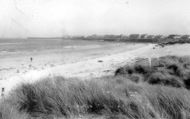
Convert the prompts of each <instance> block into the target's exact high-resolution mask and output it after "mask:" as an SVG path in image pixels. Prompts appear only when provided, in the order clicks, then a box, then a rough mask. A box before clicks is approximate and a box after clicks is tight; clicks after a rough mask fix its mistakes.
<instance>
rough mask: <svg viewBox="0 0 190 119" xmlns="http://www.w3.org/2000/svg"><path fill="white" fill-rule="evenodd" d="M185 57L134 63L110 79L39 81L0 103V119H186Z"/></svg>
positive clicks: (189, 62)
mask: <svg viewBox="0 0 190 119" xmlns="http://www.w3.org/2000/svg"><path fill="white" fill-rule="evenodd" d="M189 66H190V58H189V57H175V56H166V57H161V58H159V59H152V62H151V65H150V64H149V63H148V62H147V61H146V60H139V61H138V62H136V63H134V64H133V65H130V66H124V67H121V68H119V69H118V70H117V71H116V76H110V77H101V78H98V79H93V80H79V79H65V78H63V77H54V78H45V79H42V80H40V81H38V82H35V83H33V84H26V83H25V84H21V85H20V86H19V87H18V88H17V89H15V90H14V91H12V92H11V93H10V95H9V96H7V97H4V98H3V99H2V100H1V102H0V119H189V118H190V92H189V83H188V82H189V79H190V78H189V77H190V73H189V72H190V71H189V69H190V67H189Z"/></svg>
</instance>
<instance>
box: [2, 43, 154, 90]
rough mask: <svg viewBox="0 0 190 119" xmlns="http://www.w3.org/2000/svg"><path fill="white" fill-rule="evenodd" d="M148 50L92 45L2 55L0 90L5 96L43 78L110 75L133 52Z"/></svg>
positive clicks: (130, 45) (119, 44)
mask: <svg viewBox="0 0 190 119" xmlns="http://www.w3.org/2000/svg"><path fill="white" fill-rule="evenodd" d="M145 47H146V48H145ZM151 47H152V45H147V44H133V43H132V44H131V43H130V44H126V43H113V42H105V43H99V42H92V43H88V44H85V46H84V45H80V44H72V45H65V46H63V47H59V48H52V49H44V50H40V51H26V50H24V51H18V52H13V53H10V52H6V53H5V52H3V53H4V54H3V53H2V52H1V55H0V57H1V59H0V63H1V65H0V76H1V77H0V78H1V80H0V86H1V88H4V89H5V92H4V93H6V94H7V93H8V92H9V91H10V90H11V89H13V88H14V87H15V86H18V85H19V84H22V83H23V82H35V81H37V80H40V79H42V78H45V77H52V78H53V77H54V76H63V77H65V78H81V79H89V78H92V77H100V76H104V75H113V72H114V70H115V69H116V68H117V67H119V66H122V65H123V64H125V63H127V62H130V61H132V59H134V58H135V57H136V56H134V55H133V54H134V53H133V52H138V51H139V50H141V51H142V49H143V50H144V51H145V50H146V49H149V48H151ZM31 58H32V61H31Z"/></svg>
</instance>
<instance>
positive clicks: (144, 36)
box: [140, 34, 148, 39]
mask: <svg viewBox="0 0 190 119" xmlns="http://www.w3.org/2000/svg"><path fill="white" fill-rule="evenodd" d="M147 37H148V34H141V35H140V39H146V38H147Z"/></svg>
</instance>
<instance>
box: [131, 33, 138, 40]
mask: <svg viewBox="0 0 190 119" xmlns="http://www.w3.org/2000/svg"><path fill="white" fill-rule="evenodd" d="M129 39H140V35H139V34H131V35H129Z"/></svg>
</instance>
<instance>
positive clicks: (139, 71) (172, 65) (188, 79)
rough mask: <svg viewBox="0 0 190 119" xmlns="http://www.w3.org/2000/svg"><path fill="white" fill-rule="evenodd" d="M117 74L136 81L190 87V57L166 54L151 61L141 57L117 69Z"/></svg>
mask: <svg viewBox="0 0 190 119" xmlns="http://www.w3.org/2000/svg"><path fill="white" fill-rule="evenodd" d="M115 75H123V76H125V77H127V78H128V79H130V80H131V81H133V82H136V83H138V82H147V83H149V84H152V85H157V84H159V85H165V86H172V87H178V88H186V89H190V57H185V56H184V57H176V56H165V57H160V58H153V59H152V60H151V62H150V61H148V60H146V59H141V60H139V61H138V62H136V63H134V64H133V65H127V66H124V67H121V68H119V69H117V71H116V72H115Z"/></svg>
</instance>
